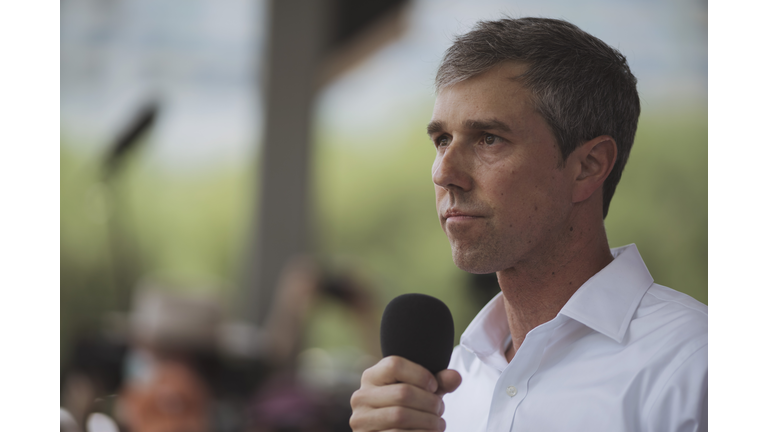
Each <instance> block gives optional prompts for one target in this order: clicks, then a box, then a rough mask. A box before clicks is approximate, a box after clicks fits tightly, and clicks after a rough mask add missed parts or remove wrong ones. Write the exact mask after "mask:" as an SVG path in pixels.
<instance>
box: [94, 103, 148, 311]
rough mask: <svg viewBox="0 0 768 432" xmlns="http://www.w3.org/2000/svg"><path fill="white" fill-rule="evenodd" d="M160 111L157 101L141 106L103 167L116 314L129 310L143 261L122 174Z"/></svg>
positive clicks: (109, 261) (119, 136) (108, 261)
mask: <svg viewBox="0 0 768 432" xmlns="http://www.w3.org/2000/svg"><path fill="white" fill-rule="evenodd" d="M158 111H159V105H158V103H157V101H155V100H151V101H150V102H148V103H146V104H145V105H144V106H142V107H141V108H140V109H139V111H138V112H137V113H136V115H135V116H134V117H133V119H132V120H131V122H130V123H128V124H127V125H126V127H125V128H124V129H123V130H122V132H121V133H120V134H119V135H118V136H117V138H116V139H115V141H114V143H113V144H112V145H111V146H110V148H109V150H108V152H107V154H106V157H105V158H104V162H103V165H102V184H103V186H104V187H103V189H102V190H103V199H104V203H105V210H106V222H105V223H106V230H107V242H108V244H107V248H106V249H107V254H108V257H107V263H108V266H109V272H110V277H111V279H112V288H113V292H112V294H113V296H114V297H113V301H114V306H115V307H116V310H117V311H120V312H127V311H128V310H129V309H130V305H131V299H132V294H133V287H134V285H135V284H136V279H137V275H138V274H139V270H140V269H139V266H140V264H141V263H140V262H139V261H140V257H139V254H138V251H137V250H136V244H135V242H132V241H130V239H128V238H127V237H126V235H125V232H124V230H125V228H126V226H127V222H126V219H127V218H128V216H129V215H128V210H129V209H127V208H126V205H127V201H128V199H127V198H126V196H125V194H124V193H123V192H125V187H126V186H128V185H125V184H120V180H121V178H120V173H121V170H123V169H124V166H125V163H126V161H127V159H128V156H129V155H130V154H132V153H135V152H136V149H137V148H138V147H140V146H141V145H142V143H144V142H145V141H146V139H142V138H144V137H145V136H146V135H147V133H148V132H149V131H150V130H151V129H152V127H153V126H154V124H155V119H156V117H157V113H158Z"/></svg>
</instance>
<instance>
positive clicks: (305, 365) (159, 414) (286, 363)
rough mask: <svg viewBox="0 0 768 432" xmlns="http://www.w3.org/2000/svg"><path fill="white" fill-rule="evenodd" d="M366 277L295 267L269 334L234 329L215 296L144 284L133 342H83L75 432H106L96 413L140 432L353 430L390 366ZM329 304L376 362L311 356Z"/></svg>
mask: <svg viewBox="0 0 768 432" xmlns="http://www.w3.org/2000/svg"><path fill="white" fill-rule="evenodd" d="M358 279H359V278H355V277H352V276H350V275H348V274H342V275H340V276H333V277H331V276H328V275H325V274H323V272H321V271H320V270H319V268H318V266H317V265H316V264H315V263H314V261H313V260H312V259H310V258H307V257H300V258H296V259H294V260H291V261H289V263H288V264H287V265H286V266H285V267H284V269H283V272H282V277H281V279H280V281H279V283H278V287H277V290H276V297H275V300H274V304H273V306H272V308H270V314H269V317H268V319H267V322H266V324H265V326H264V328H262V329H259V328H256V327H254V326H250V325H247V324H243V323H236V322H225V321H224V319H223V317H222V311H221V308H220V305H219V304H218V302H217V301H216V300H215V299H214V298H212V297H208V296H204V295H195V294H193V293H190V292H186V291H184V290H179V289H176V290H171V289H168V288H169V287H167V286H164V285H158V284H154V283H153V284H145V285H143V286H141V287H140V289H139V290H137V294H136V296H135V298H134V301H133V306H132V310H131V313H130V314H129V317H128V320H127V328H126V329H125V330H124V331H125V333H126V334H124V335H122V339H120V338H117V339H115V338H114V337H113V338H112V339H110V338H107V337H104V336H103V335H102V336H99V335H92V336H89V337H83V338H81V341H80V342H79V343H78V344H77V347H76V349H75V359H74V361H73V365H74V366H73V368H72V370H71V371H69V373H66V374H65V379H64V385H63V390H62V406H63V409H62V421H61V425H62V428H63V430H64V429H69V430H78V429H76V428H77V427H79V426H78V425H83V428H84V432H97V431H91V430H90V429H89V425H91V424H92V423H93V421H92V420H93V416H94V414H98V415H103V416H104V417H105V418H111V419H113V420H114V422H116V425H119V427H121V428H122V430H126V431H130V432H207V431H217V432H229V431H259V432H267V431H270V432H271V431H284V430H293V431H327V432H333V431H344V430H349V425H348V419H349V415H350V414H351V412H350V409H349V405H348V400H349V397H350V395H351V394H352V392H353V391H354V390H355V389H356V382H358V381H359V379H360V374H361V373H362V370H363V369H364V368H365V367H367V366H370V364H372V363H373V361H375V358H376V357H380V354H379V353H378V344H377V340H378V333H377V331H378V327H377V324H378V322H377V320H376V319H375V317H376V316H377V314H376V313H375V311H374V308H375V307H376V303H375V302H374V299H373V297H372V295H371V293H370V290H369V289H368V288H367V286H366V285H365V284H363V283H361V282H359V280H358ZM323 298H329V299H331V300H334V301H338V302H340V303H341V304H342V305H344V306H345V307H347V308H349V310H350V311H351V312H352V316H353V319H355V320H356V326H357V327H358V328H360V329H361V330H362V333H363V338H364V340H365V342H366V344H367V348H369V349H370V352H369V353H366V354H365V355H364V357H365V358H369V359H371V360H370V361H368V362H363V363H360V362H359V360H360V358H359V353H354V355H353V356H352V357H353V358H350V359H343V358H342V359H338V358H334V357H332V356H330V355H329V354H328V353H326V352H325V351H323V350H320V349H316V348H315V349H310V350H308V351H307V350H306V347H305V346H304V334H305V332H306V330H307V322H308V316H309V314H310V313H311V311H312V309H313V308H314V307H315V306H316V305H317V303H318V302H319V301H320V300H321V299H323ZM113 333H114V332H113ZM118 333H119V332H118ZM113 336H114V335H113ZM115 427H118V426H115ZM73 428H75V429H73Z"/></svg>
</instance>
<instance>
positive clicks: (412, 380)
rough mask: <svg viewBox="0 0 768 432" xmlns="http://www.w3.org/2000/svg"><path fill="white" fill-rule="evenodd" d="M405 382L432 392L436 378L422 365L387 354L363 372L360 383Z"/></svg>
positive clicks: (435, 386)
mask: <svg viewBox="0 0 768 432" xmlns="http://www.w3.org/2000/svg"><path fill="white" fill-rule="evenodd" d="M396 383H406V384H411V385H414V386H416V387H418V388H421V389H424V390H426V391H428V392H432V393H434V392H435V391H436V390H437V380H436V379H435V377H434V375H432V373H430V372H429V371H428V370H427V369H425V368H424V367H422V366H420V365H418V364H416V363H414V362H412V361H410V360H406V359H404V358H402V357H398V356H389V357H385V358H383V359H381V361H379V362H378V363H376V364H375V365H374V366H373V367H371V368H369V369H366V371H365V372H363V377H362V379H361V384H362V385H363V386H365V385H373V386H384V385H388V384H396Z"/></svg>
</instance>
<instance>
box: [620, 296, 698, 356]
mask: <svg viewBox="0 0 768 432" xmlns="http://www.w3.org/2000/svg"><path fill="white" fill-rule="evenodd" d="M708 322H709V313H708V308H707V306H706V305H705V304H703V303H701V302H699V301H698V300H696V299H694V298H693V297H691V296H689V295H687V294H683V293H681V292H679V291H675V290H673V289H671V288H668V287H665V286H662V285H658V284H653V285H651V287H650V288H648V291H647V292H646V293H645V295H644V296H643V299H642V300H641V301H640V304H639V305H638V308H637V310H636V311H635V316H634V317H633V324H635V327H636V328H647V330H649V331H656V332H662V333H664V334H667V335H669V337H670V338H674V339H679V341H678V342H680V343H683V342H694V340H697V341H698V343H697V344H696V345H697V346H695V347H692V348H693V349H694V350H695V349H698V348H700V347H701V346H702V345H703V344H706V339H707V333H708V328H709V323H708ZM667 342H671V341H670V340H667Z"/></svg>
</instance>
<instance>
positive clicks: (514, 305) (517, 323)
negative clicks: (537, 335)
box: [496, 227, 613, 361]
mask: <svg viewBox="0 0 768 432" xmlns="http://www.w3.org/2000/svg"><path fill="white" fill-rule="evenodd" d="M601 228H602V227H601ZM599 233H600V234H598V235H595V236H591V238H589V239H588V241H587V242H586V243H584V242H575V243H571V244H568V245H562V248H561V249H560V250H559V252H560V253H558V254H557V257H556V258H555V259H554V260H553V259H547V260H546V264H542V263H541V262H539V263H535V262H531V263H522V264H521V265H518V266H514V267H511V268H509V269H506V270H503V271H500V272H498V273H497V274H496V275H497V277H498V279H499V286H500V287H501V291H502V293H503V296H504V307H505V309H506V312H507V323H508V325H509V330H510V333H511V335H512V344H511V345H510V346H509V347H508V348H507V351H506V358H507V361H511V360H512V357H514V355H515V353H516V352H517V350H518V349H520V346H521V345H522V344H523V340H525V336H526V335H527V334H528V332H530V331H531V330H533V329H534V328H535V327H537V326H539V325H541V324H543V323H545V322H547V321H550V320H552V319H553V318H554V317H555V316H557V313H558V312H560V310H561V309H562V308H563V306H565V304H566V303H567V302H568V300H569V299H570V298H571V296H572V295H573V293H575V292H576V290H578V289H579V287H580V286H581V285H582V284H583V283H584V282H586V281H587V280H588V279H589V278H591V277H592V276H594V275H595V274H596V273H597V272H599V271H600V270H602V269H603V268H604V267H605V266H607V265H608V264H610V262H611V261H612V260H613V256H612V255H611V251H610V248H609V246H608V240H607V237H606V235H605V230H604V229H601V230H600V231H599Z"/></svg>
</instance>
